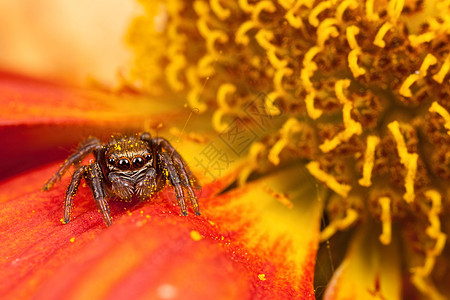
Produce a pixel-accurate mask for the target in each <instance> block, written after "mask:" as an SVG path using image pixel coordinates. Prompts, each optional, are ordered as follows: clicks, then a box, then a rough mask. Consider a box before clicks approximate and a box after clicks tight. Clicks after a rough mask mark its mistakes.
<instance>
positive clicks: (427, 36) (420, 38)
mask: <svg viewBox="0 0 450 300" xmlns="http://www.w3.org/2000/svg"><path fill="white" fill-rule="evenodd" d="M435 38H436V33H435V32H434V31H429V32H425V33H422V34H419V35H415V34H411V35H409V36H408V39H409V42H410V43H411V46H413V47H417V46H419V45H420V44H423V43H428V42H431V41H432V40H434V39H435Z"/></svg>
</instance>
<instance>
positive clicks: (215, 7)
mask: <svg viewBox="0 0 450 300" xmlns="http://www.w3.org/2000/svg"><path fill="white" fill-rule="evenodd" d="M209 3H210V5H211V9H212V11H213V12H214V13H215V14H216V16H217V17H218V18H219V19H221V20H226V19H228V18H229V17H230V14H231V12H230V10H229V9H228V8H224V7H223V6H222V5H221V4H220V1H219V0H209Z"/></svg>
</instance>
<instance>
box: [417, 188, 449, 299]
mask: <svg viewBox="0 0 450 300" xmlns="http://www.w3.org/2000/svg"><path fill="white" fill-rule="evenodd" d="M425 196H426V197H427V199H428V200H429V201H431V208H430V211H429V212H428V220H429V222H430V226H428V228H427V229H426V230H425V232H426V233H427V235H428V236H429V237H430V238H431V239H433V240H435V241H436V243H435V244H434V247H433V248H432V249H428V250H427V251H426V256H425V263H424V265H423V266H421V267H416V268H413V269H412V275H411V279H412V282H413V283H414V285H415V286H416V288H417V289H418V290H420V291H421V292H422V293H424V294H425V295H428V296H429V297H430V299H445V297H444V296H442V295H441V294H440V293H439V292H438V291H437V290H436V288H435V287H434V285H433V284H432V283H430V282H429V281H428V280H426V279H427V277H429V276H430V274H431V272H432V271H433V268H434V265H435V263H436V257H437V256H439V255H440V254H441V253H442V250H444V247H445V243H446V240H447V235H446V234H445V233H443V232H442V231H441V222H440V220H439V214H440V212H441V204H442V196H441V194H439V193H438V192H437V191H435V190H428V191H427V192H426V193H425Z"/></svg>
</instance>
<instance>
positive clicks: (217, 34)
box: [205, 30, 228, 55]
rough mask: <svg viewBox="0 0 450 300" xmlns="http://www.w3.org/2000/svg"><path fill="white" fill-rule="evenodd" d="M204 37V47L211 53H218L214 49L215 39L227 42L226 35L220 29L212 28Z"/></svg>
mask: <svg viewBox="0 0 450 300" xmlns="http://www.w3.org/2000/svg"><path fill="white" fill-rule="evenodd" d="M205 39H206V49H207V50H208V52H209V53H211V54H212V55H219V53H220V52H219V51H217V50H216V48H215V44H216V41H218V42H220V43H222V44H224V43H226V42H228V35H227V34H226V33H225V32H223V31H220V30H214V31H211V32H210V33H209V34H208V36H206V37H205Z"/></svg>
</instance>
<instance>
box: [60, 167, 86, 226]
mask: <svg viewBox="0 0 450 300" xmlns="http://www.w3.org/2000/svg"><path fill="white" fill-rule="evenodd" d="M85 174H86V166H81V167H79V168H78V169H77V170H76V171H75V172H74V173H73V175H72V181H71V182H70V184H69V187H68V188H67V191H66V199H65V201H64V219H63V223H64V224H67V223H69V221H70V213H71V211H72V206H73V197H75V194H76V193H77V191H78V187H79V185H80V181H81V179H82V178H83V177H84V176H85Z"/></svg>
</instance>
